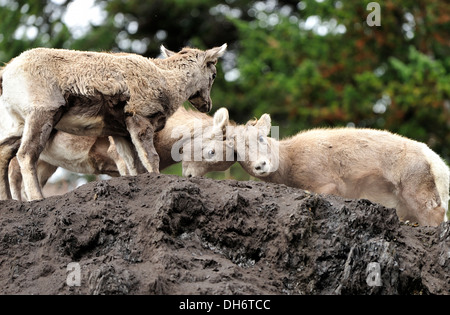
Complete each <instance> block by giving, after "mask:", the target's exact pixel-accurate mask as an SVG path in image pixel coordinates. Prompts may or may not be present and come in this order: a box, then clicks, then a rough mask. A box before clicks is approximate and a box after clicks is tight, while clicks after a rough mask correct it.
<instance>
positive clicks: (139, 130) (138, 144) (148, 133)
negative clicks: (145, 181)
mask: <svg viewBox="0 0 450 315" xmlns="http://www.w3.org/2000/svg"><path fill="white" fill-rule="evenodd" d="M125 122H126V124H127V129H128V132H129V133H130V135H131V141H132V142H133V144H134V146H135V148H136V151H137V153H138V156H139V159H140V160H141V162H142V164H143V165H144V167H145V168H146V169H147V171H148V172H150V173H151V172H154V173H159V155H158V153H157V152H156V149H155V146H154V144H153V136H154V134H155V126H154V124H152V123H151V121H149V120H148V119H146V118H144V117H142V116H139V115H134V116H130V117H127V119H126V120H125Z"/></svg>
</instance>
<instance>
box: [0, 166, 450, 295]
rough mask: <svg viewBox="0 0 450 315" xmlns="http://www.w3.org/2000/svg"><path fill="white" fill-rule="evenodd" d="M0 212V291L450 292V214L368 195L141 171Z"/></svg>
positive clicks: (1, 205)
mask: <svg viewBox="0 0 450 315" xmlns="http://www.w3.org/2000/svg"><path fill="white" fill-rule="evenodd" d="M0 211H1V215H0V293H1V294H450V223H443V224H441V225H440V226H439V227H437V228H432V227H418V226H414V224H405V223H401V222H399V220H398V219H397V216H396V214H395V210H393V209H387V208H385V207H382V206H380V205H377V204H374V203H371V202H370V201H367V200H349V199H343V198H339V197H335V196H324V195H317V194H312V193H309V192H307V191H303V190H299V189H294V188H290V187H286V186H284V185H275V184H270V183H262V182H252V181H247V182H238V181H230V180H228V181H216V180H211V179H206V178H192V179H186V178H180V177H177V176H171V175H155V174H144V175H140V176H137V177H123V178H116V179H111V180H109V181H101V182H92V183H89V184H87V185H84V186H82V187H80V188H78V189H76V190H74V191H72V192H70V193H68V194H66V195H63V196H55V197H50V198H47V199H45V200H41V201H34V202H26V203H21V202H17V201H0Z"/></svg>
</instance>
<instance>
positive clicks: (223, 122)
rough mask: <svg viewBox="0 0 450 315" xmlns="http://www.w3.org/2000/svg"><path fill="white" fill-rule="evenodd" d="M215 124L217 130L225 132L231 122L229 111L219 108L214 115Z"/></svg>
mask: <svg viewBox="0 0 450 315" xmlns="http://www.w3.org/2000/svg"><path fill="white" fill-rule="evenodd" d="M213 122H214V129H215V130H224V129H225V128H226V126H228V122H229V116H228V110H227V109H226V108H225V107H222V108H219V109H218V110H217V111H216V113H215V114H214V118H213Z"/></svg>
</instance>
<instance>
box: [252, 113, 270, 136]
mask: <svg viewBox="0 0 450 315" xmlns="http://www.w3.org/2000/svg"><path fill="white" fill-rule="evenodd" d="M271 126H272V121H271V119H270V115H269V114H263V115H262V116H261V118H260V119H259V120H258V122H257V123H256V127H258V129H261V130H262V132H263V133H264V134H265V135H268V134H269V133H270V127H271Z"/></svg>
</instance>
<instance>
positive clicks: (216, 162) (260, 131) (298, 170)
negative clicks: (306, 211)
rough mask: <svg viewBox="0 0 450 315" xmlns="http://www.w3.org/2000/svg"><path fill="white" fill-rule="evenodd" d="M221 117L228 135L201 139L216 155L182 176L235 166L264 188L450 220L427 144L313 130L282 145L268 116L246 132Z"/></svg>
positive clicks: (425, 220)
mask: <svg viewBox="0 0 450 315" xmlns="http://www.w3.org/2000/svg"><path fill="white" fill-rule="evenodd" d="M217 114H219V113H217ZM220 114H221V115H222V116H223V117H222V118H220V119H217V120H216V121H218V122H220V126H217V127H216V128H215V130H223V135H217V134H213V135H211V136H206V137H203V148H204V149H205V150H208V151H209V152H216V154H215V156H214V157H207V158H203V160H202V161H201V162H199V161H183V175H184V176H188V177H190V176H201V175H203V173H205V171H208V172H209V171H215V170H224V169H226V168H228V167H230V166H231V165H232V164H233V163H234V162H235V161H236V162H239V163H240V165H241V166H242V168H243V169H244V170H245V171H246V172H247V173H249V174H250V175H252V176H254V177H256V178H259V179H261V180H263V181H268V182H274V183H279V184H285V185H287V186H292V187H297V188H301V189H305V190H309V191H311V192H314V193H320V194H334V195H338V196H342V197H346V198H352V199H360V198H364V199H368V200H370V201H373V202H377V203H380V204H382V205H384V206H386V207H390V208H395V209H396V211H397V215H398V216H399V218H400V219H401V220H409V221H411V222H418V223H419V224H420V225H431V226H437V225H439V224H440V223H442V222H443V221H444V220H446V212H447V211H448V201H449V181H450V173H449V168H448V166H447V165H446V163H445V162H444V161H443V160H442V159H441V158H440V157H439V156H438V155H437V154H436V153H435V152H433V151H432V150H431V149H430V148H429V147H428V146H427V145H426V144H424V143H420V142H417V141H414V140H411V139H408V138H405V137H402V136H399V135H396V134H393V133H390V132H388V131H381V130H374V129H366V128H364V129H361V128H333V129H312V130H308V131H302V132H299V133H298V134H296V135H294V136H292V137H289V138H286V139H282V140H280V141H278V140H277V139H275V138H272V137H268V134H269V133H270V131H271V129H272V128H271V127H272V126H271V118H270V116H269V115H268V114H264V115H262V116H261V118H260V119H259V120H252V121H249V122H248V123H247V124H245V125H234V124H230V123H229V119H228V113H227V112H221V113H220ZM204 156H206V155H204Z"/></svg>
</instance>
